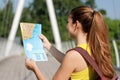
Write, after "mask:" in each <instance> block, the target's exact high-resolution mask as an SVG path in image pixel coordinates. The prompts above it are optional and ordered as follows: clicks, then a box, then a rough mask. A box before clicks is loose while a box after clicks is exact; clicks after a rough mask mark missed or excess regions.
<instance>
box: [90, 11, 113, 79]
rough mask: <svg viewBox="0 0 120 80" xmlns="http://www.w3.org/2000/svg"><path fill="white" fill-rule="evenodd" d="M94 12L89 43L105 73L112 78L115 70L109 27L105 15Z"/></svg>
mask: <svg viewBox="0 0 120 80" xmlns="http://www.w3.org/2000/svg"><path fill="white" fill-rule="evenodd" d="M93 14H94V15H93V21H92V24H91V29H90V33H89V38H88V43H89V45H90V48H91V52H92V54H93V56H94V58H95V60H96V62H97V64H98V66H99V67H100V68H101V70H102V72H103V74H104V75H105V76H106V77H108V78H112V77H113V75H114V74H115V72H114V68H113V65H112V61H111V55H110V47H109V40H108V29H107V26H106V24H105V22H104V20H103V16H102V15H101V14H100V13H99V12H96V11H94V12H93Z"/></svg>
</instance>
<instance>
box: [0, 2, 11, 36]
mask: <svg viewBox="0 0 120 80" xmlns="http://www.w3.org/2000/svg"><path fill="white" fill-rule="evenodd" d="M12 5H13V4H12V2H11V1H9V2H8V3H7V4H6V6H5V7H4V8H3V9H1V10H0V37H4V38H7V37H8V34H9V32H10V28H11V24H12V20H13V12H12V9H13V8H12Z"/></svg>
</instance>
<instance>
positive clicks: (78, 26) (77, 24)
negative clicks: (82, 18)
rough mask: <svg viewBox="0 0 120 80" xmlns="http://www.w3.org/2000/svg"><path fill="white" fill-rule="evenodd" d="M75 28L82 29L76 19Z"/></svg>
mask: <svg viewBox="0 0 120 80" xmlns="http://www.w3.org/2000/svg"><path fill="white" fill-rule="evenodd" d="M76 28H77V29H82V25H81V23H80V22H79V21H78V20H77V21H76Z"/></svg>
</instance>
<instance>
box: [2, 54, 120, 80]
mask: <svg viewBox="0 0 120 80" xmlns="http://www.w3.org/2000/svg"><path fill="white" fill-rule="evenodd" d="M47 55H48V54H47ZM24 61H25V58H24V57H23V56H12V57H8V58H6V59H4V60H2V61H0V80H37V79H36V76H35V75H34V73H33V72H32V71H29V70H27V69H26V68H25V65H24V63H25V62H24ZM37 65H38V66H39V68H40V70H41V72H42V73H43V74H44V75H45V76H46V77H47V78H48V80H52V76H53V75H54V73H55V72H56V70H57V69H58V67H59V65H60V64H59V63H58V62H57V61H56V60H55V59H54V58H53V57H52V56H51V55H48V61H46V62H37ZM117 73H118V76H120V71H119V72H117Z"/></svg>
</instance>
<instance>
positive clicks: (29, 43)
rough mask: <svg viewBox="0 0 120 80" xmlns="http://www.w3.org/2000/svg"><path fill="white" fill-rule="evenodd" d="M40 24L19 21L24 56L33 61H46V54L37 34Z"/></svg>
mask: <svg viewBox="0 0 120 80" xmlns="http://www.w3.org/2000/svg"><path fill="white" fill-rule="evenodd" d="M41 27H42V26H41V24H34V23H20V28H21V33H22V39H23V46H24V51H25V54H26V57H27V58H28V59H30V58H31V59H33V60H35V61H47V60H48V59H47V56H46V53H45V51H44V47H43V44H42V41H41V39H40V38H39V35H40V34H41V30H42V29H41Z"/></svg>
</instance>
